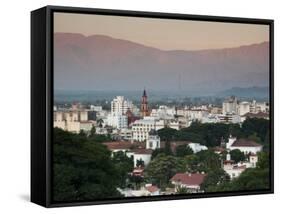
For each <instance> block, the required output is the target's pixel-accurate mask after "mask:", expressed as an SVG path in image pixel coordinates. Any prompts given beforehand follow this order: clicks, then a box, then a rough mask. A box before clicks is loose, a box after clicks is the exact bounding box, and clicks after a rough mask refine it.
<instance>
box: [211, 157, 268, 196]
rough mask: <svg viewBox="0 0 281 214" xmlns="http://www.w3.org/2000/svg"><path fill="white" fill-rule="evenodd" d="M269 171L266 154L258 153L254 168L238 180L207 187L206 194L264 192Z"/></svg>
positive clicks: (249, 169) (266, 187)
mask: <svg viewBox="0 0 281 214" xmlns="http://www.w3.org/2000/svg"><path fill="white" fill-rule="evenodd" d="M269 179H270V170H269V156H268V153H265V152H261V153H259V160H258V163H257V167H256V168H248V169H246V170H245V171H244V172H243V173H241V175H240V176H239V177H238V178H235V179H233V180H232V181H230V182H228V181H224V182H222V183H221V184H219V185H209V186H208V187H207V189H206V191H207V192H223V191H243V190H244V191H245V190H265V189H269V187H270V186H269V185H270V180H269Z"/></svg>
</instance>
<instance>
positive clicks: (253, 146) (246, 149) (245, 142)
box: [226, 136, 262, 154]
mask: <svg viewBox="0 0 281 214" xmlns="http://www.w3.org/2000/svg"><path fill="white" fill-rule="evenodd" d="M226 148H227V149H229V150H234V149H239V150H240V151H241V152H243V153H245V154H250V153H251V154H257V153H258V152H260V151H262V145H260V144H258V143H256V142H255V141H253V140H249V139H244V138H241V139H236V138H235V137H232V136H230V137H229V139H228V142H227V143H226Z"/></svg>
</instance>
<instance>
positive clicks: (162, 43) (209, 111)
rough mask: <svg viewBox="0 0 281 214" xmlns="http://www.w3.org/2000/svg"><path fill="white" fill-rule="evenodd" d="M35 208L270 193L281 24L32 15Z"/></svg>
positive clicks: (74, 11) (133, 14) (48, 11)
mask: <svg viewBox="0 0 281 214" xmlns="http://www.w3.org/2000/svg"><path fill="white" fill-rule="evenodd" d="M31 98H32V101H31V201H32V202H34V203H37V204H39V205H42V206H45V207H59V206H73V205H91V204H105V203H125V202H141V201H158V200H172V199H189V198H202V197H204V198H206V197H218V196H220V197H222V196H238V195H253V194H265V193H273V190H274V188H273V155H274V154H273V152H274V150H273V20H267V19H249V18H235V17H216V16H202V15H186V14H170V13H156V12H137V11H123V10H105V9H89V8H74V7H59V6H47V7H43V8H40V9H38V10H34V11H32V12H31Z"/></svg>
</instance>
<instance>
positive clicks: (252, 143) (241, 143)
mask: <svg viewBox="0 0 281 214" xmlns="http://www.w3.org/2000/svg"><path fill="white" fill-rule="evenodd" d="M259 146H261V145H260V144H258V143H256V142H255V141H253V140H248V139H244V138H241V139H239V140H236V141H234V143H233V144H232V145H231V147H259Z"/></svg>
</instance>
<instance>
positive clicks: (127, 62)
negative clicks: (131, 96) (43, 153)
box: [54, 33, 269, 95]
mask: <svg viewBox="0 0 281 214" xmlns="http://www.w3.org/2000/svg"><path fill="white" fill-rule="evenodd" d="M54 77H55V78H54V84H55V90H56V89H63V90H70V89H71V90H142V89H143V88H144V87H146V88H147V89H151V90H164V91H167V90H168V91H177V90H178V91H186V92H187V94H188V93H190V94H192V93H198V94H200V95H204V94H210V93H217V92H219V91H223V90H227V89H229V88H233V87H242V88H243V87H253V86H258V87H260V86H263V87H267V86H268V85H269V43H268V42H262V43H259V44H249V45H246V46H240V47H234V48H225V49H210V50H160V49H158V48H154V47H149V46H146V45H143V44H138V43H135V42H132V41H128V40H122V39H116V38H112V37H109V36H106V35H92V36H84V35H82V34H73V33H55V34H54Z"/></svg>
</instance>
